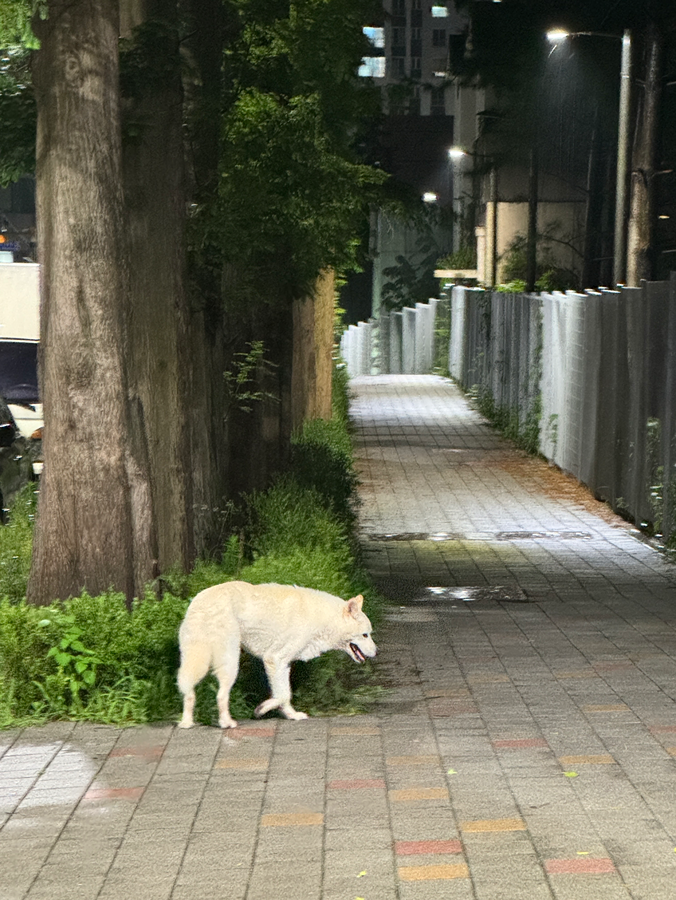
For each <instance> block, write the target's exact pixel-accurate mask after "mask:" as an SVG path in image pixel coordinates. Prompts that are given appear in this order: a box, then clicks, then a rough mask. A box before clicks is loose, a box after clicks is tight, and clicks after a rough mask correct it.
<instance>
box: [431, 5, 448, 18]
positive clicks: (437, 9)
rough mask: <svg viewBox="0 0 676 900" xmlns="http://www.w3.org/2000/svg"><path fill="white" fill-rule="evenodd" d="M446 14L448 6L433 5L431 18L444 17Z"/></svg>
mask: <svg viewBox="0 0 676 900" xmlns="http://www.w3.org/2000/svg"><path fill="white" fill-rule="evenodd" d="M447 16H448V7H447V6H433V7H432V18H433V19H445V18H446V17H447Z"/></svg>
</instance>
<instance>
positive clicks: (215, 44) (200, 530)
mask: <svg viewBox="0 0 676 900" xmlns="http://www.w3.org/2000/svg"><path fill="white" fill-rule="evenodd" d="M184 9H185V11H186V12H187V13H188V14H189V15H190V17H191V18H190V22H189V25H188V31H189V36H188V38H187V39H186V41H185V43H184V45H183V49H184V51H185V52H187V53H188V54H189V55H190V58H191V63H192V65H191V66H187V67H185V73H186V78H185V83H184V90H185V94H186V106H187V120H188V123H189V129H188V147H189V156H188V183H189V185H190V187H189V192H190V199H191V201H193V202H194V204H195V206H196V207H197V208H208V207H209V205H210V204H211V203H212V202H213V199H214V196H215V194H216V192H217V190H218V183H219V159H220V141H221V135H220V131H221V113H222V108H221V106H222V103H223V49H224V43H225V41H226V35H227V34H228V32H229V29H230V28H231V27H233V23H232V22H230V21H229V16H228V8H226V5H225V4H224V3H223V2H222V0H188V2H187V3H186V4H185V7H184ZM230 15H231V16H233V19H234V21H235V22H237V21H238V17H237V16H236V14H235V13H234V11H231V13H230ZM194 72H197V73H198V77H197V78H194V77H193V73H194ZM190 262H191V270H190V285H191V296H192V305H191V330H190V337H191V341H192V366H191V369H192V393H191V402H190V410H191V426H192V427H191V436H190V446H191V453H192V457H191V458H192V491H193V508H194V539H195V547H196V552H197V553H199V554H206V555H212V554H214V553H218V552H219V551H220V550H221V549H222V545H223V536H224V535H223V527H224V523H225V511H226V509H227V505H226V501H227V495H228V481H227V479H228V469H229V453H228V436H227V427H226V410H225V405H226V404H225V396H226V391H225V381H224V377H223V373H224V371H225V368H226V347H225V343H226V342H225V335H226V330H225V324H224V305H223V293H224V291H225V290H226V289H227V284H226V282H227V278H226V277H225V276H224V275H223V273H221V272H219V271H218V268H217V267H216V266H213V265H204V260H203V259H202V258H201V257H200V254H199V253H196V254H195V256H194V257H193V258H192V259H191V261H190ZM209 262H210V261H209Z"/></svg>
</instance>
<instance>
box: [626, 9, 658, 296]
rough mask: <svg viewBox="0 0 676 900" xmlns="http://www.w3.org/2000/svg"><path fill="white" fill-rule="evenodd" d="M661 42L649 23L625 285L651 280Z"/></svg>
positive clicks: (637, 128) (652, 272)
mask: <svg viewBox="0 0 676 900" xmlns="http://www.w3.org/2000/svg"><path fill="white" fill-rule="evenodd" d="M663 44H664V39H663V37H662V34H661V32H660V29H659V28H658V27H657V25H656V24H655V23H651V24H650V27H649V28H648V31H647V34H646V63H645V82H644V88H643V95H642V97H641V100H640V102H639V108H638V116H637V126H636V132H635V135H636V136H635V142H634V152H633V160H632V173H631V199H630V210H629V229H628V237H627V284H629V285H631V286H634V287H637V286H638V285H639V284H640V283H641V281H642V280H643V279H646V280H651V279H652V278H653V277H654V269H655V253H656V250H655V214H656V207H655V170H656V168H657V165H656V161H657V142H658V131H659V111H660V98H661V85H662V61H663Z"/></svg>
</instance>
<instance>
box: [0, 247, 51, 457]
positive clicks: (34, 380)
mask: <svg viewBox="0 0 676 900" xmlns="http://www.w3.org/2000/svg"><path fill="white" fill-rule="evenodd" d="M39 337H40V266H39V265H38V264H37V263H13V262H7V263H2V262H0V397H3V398H4V399H5V400H6V401H7V404H8V406H9V409H10V412H11V413H12V416H13V417H14V421H15V423H16V426H17V428H18V430H19V432H20V433H21V435H22V436H23V437H24V438H25V439H26V440H27V441H29V442H30V441H33V442H36V441H37V440H38V439H39V438H38V433H39V434H40V435H41V429H42V426H43V419H42V404H41V403H40V396H39V392H38V367H37V353H38V341H39ZM33 449H34V451H36V452H34V456H37V457H38V458H36V459H35V461H34V464H33V469H34V471H35V473H36V474H40V472H41V470H42V461H41V460H42V457H41V454H40V453H39V452H37V451H38V450H39V449H41V448H37V444H35V443H34V446H33Z"/></svg>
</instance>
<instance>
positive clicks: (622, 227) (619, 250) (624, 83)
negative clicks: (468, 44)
mask: <svg viewBox="0 0 676 900" xmlns="http://www.w3.org/2000/svg"><path fill="white" fill-rule="evenodd" d="M578 35H591V36H593V37H609V38H614V39H615V40H618V39H620V35H618V34H606V33H603V32H598V31H572V32H568V31H563V30H562V29H556V30H553V31H548V32H547V40H549V41H551V43H552V44H554V45H555V46H556V44H558V43H560V42H561V41H565V40H566V39H567V38H569V37H577V36H578ZM621 40H622V62H621V67H620V114H619V121H618V126H617V176H616V181H615V238H614V246H613V282H614V283H615V284H616V285H618V284H624V281H625V276H626V269H627V195H628V190H627V176H628V172H629V111H630V106H631V31H630V30H629V29H628V28H627V29H625V32H624V34H623V35H622V38H621Z"/></svg>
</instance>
